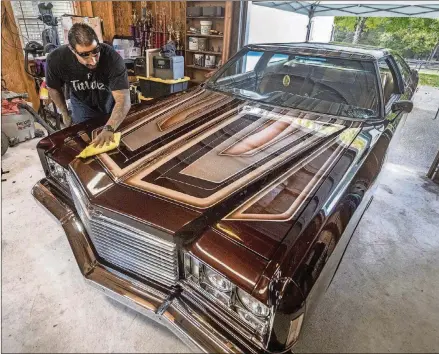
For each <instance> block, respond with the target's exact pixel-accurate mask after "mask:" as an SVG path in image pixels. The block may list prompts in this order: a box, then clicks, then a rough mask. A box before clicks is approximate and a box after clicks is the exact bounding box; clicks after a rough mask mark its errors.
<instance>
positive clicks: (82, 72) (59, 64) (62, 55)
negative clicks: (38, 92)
mask: <svg viewBox="0 0 439 354" xmlns="http://www.w3.org/2000/svg"><path fill="white" fill-rule="evenodd" d="M100 46H101V51H100V55H99V62H98V65H97V67H96V69H93V70H92V69H89V68H87V67H86V66H85V65H83V64H81V63H80V62H79V61H78V60H77V59H76V56H75V54H74V53H72V51H71V50H70V48H69V47H68V46H66V45H63V46H60V47H59V48H57V49H55V50H54V51H53V52H51V53H50V54H49V55H48V56H47V67H46V84H47V86H48V87H50V88H52V89H56V90H59V91H61V90H62V87H63V85H64V84H67V85H68V86H69V89H70V98H71V101H72V104H75V105H79V106H81V107H80V109H81V111H82V112H81V115H84V116H87V117H88V118H90V117H93V116H102V115H108V114H110V113H111V110H112V109H113V106H114V99H113V96H112V94H111V91H116V90H124V89H128V88H129V83H128V74H127V70H126V67H125V63H124V61H123V59H122V57H121V56H120V55H119V54H118V53H117V52H116V51H115V50H114V49H113V48H112V47H111V46H109V45H107V44H105V43H101V44H100Z"/></svg>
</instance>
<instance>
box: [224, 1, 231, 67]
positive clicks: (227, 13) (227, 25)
mask: <svg viewBox="0 0 439 354" xmlns="http://www.w3.org/2000/svg"><path fill="white" fill-rule="evenodd" d="M232 6H233V5H232V1H226V6H225V9H224V42H223V56H222V61H223V65H224V63H225V62H226V61H227V60H228V59H229V56H230V33H231V30H232V9H233V8H232Z"/></svg>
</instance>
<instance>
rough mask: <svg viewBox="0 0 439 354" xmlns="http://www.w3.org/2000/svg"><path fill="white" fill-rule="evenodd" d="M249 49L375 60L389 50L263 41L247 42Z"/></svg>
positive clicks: (314, 43) (352, 45) (349, 45)
mask: <svg viewBox="0 0 439 354" xmlns="http://www.w3.org/2000/svg"><path fill="white" fill-rule="evenodd" d="M246 47H248V48H250V49H260V50H282V51H288V52H291V53H301V54H305V53H306V54H314V55H317V54H320V55H323V56H332V57H350V58H352V59H368V60H376V59H379V58H382V57H384V56H386V55H388V54H390V51H389V50H388V49H385V48H379V47H373V46H367V45H357V44H349V43H337V42H332V43H316V42H313V43H308V42H302V43H263V44H249V45H248V46H246Z"/></svg>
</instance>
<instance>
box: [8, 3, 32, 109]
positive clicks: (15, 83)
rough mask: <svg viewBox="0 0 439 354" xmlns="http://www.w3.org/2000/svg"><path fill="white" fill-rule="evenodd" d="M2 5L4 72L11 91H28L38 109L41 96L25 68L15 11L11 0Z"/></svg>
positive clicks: (30, 98) (30, 99)
mask: <svg viewBox="0 0 439 354" xmlns="http://www.w3.org/2000/svg"><path fill="white" fill-rule="evenodd" d="M1 3H2V4H1V7H2V73H1V77H2V79H4V80H5V82H6V87H7V88H8V89H9V90H10V91H14V92H17V93H22V92H27V93H28V94H29V101H30V102H32V104H33V107H34V108H35V109H38V106H39V98H38V95H37V91H36V89H35V83H34V80H33V79H32V77H31V76H29V75H28V74H27V73H26V72H25V70H24V54H23V49H22V46H21V41H20V37H19V36H18V28H17V26H16V24H15V19H14V13H13V11H12V6H11V2H10V1H9V0H7V1H2V2H1Z"/></svg>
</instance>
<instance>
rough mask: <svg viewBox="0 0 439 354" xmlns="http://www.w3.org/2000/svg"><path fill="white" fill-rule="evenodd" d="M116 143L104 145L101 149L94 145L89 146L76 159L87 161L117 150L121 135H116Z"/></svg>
mask: <svg viewBox="0 0 439 354" xmlns="http://www.w3.org/2000/svg"><path fill="white" fill-rule="evenodd" d="M113 137H114V143H110V144H108V145H106V144H104V146H101V147H99V148H98V147H95V146H94V145H89V146H87V147H86V148H85V149H84V150H82V151H81V153H80V154H79V155H78V156H76V157H82V158H83V159H85V158H86V157H90V156H94V155H98V154H102V153H103V152H107V151H110V150H113V149H116V148H117V147H118V146H119V144H120V133H114V135H113Z"/></svg>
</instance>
